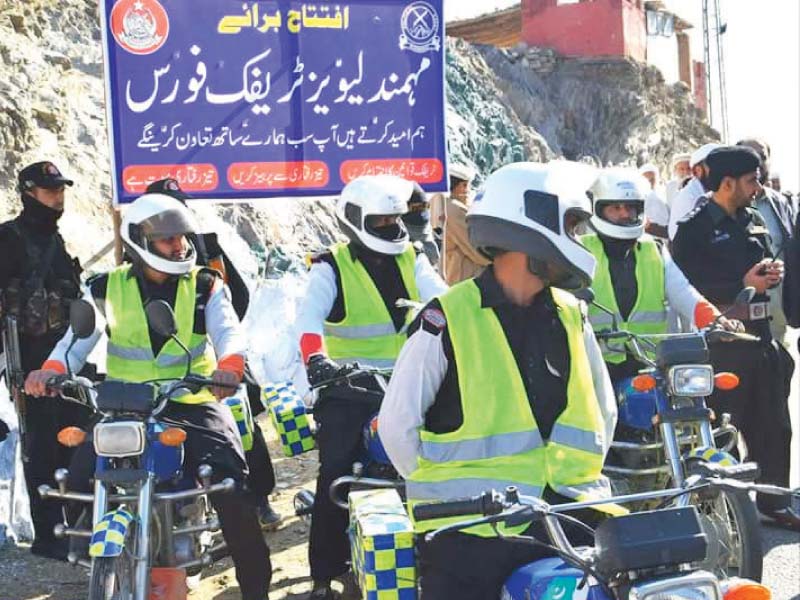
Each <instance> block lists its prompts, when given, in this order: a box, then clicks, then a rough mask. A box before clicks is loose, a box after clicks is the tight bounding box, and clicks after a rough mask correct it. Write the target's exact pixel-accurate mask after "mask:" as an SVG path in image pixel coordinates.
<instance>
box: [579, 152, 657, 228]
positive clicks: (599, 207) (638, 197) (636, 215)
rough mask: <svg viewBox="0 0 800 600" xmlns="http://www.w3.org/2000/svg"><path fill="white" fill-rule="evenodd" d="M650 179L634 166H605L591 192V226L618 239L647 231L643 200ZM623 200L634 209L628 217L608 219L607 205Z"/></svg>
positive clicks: (624, 203)
mask: <svg viewBox="0 0 800 600" xmlns="http://www.w3.org/2000/svg"><path fill="white" fill-rule="evenodd" d="M647 187H648V183H647V180H646V179H645V178H644V177H642V176H641V175H639V173H637V172H636V171H634V170H632V169H626V168H622V167H614V168H610V169H604V170H603V171H602V172H601V173H600V175H599V176H598V177H597V180H596V181H595V182H594V184H593V185H592V187H591V188H590V190H589V193H590V195H591V196H592V204H593V207H592V227H594V228H595V230H597V232H598V233H599V234H600V235H604V236H606V237H609V238H614V239H617V240H636V239H639V238H640V237H641V236H642V234H643V233H644V202H645V198H646V197H647V194H648V189H647ZM613 204H623V205H626V206H627V207H629V208H630V209H632V210H629V211H628V215H629V217H628V218H627V219H626V220H620V221H618V222H616V223H614V222H611V221H609V220H608V218H607V216H606V215H605V209H606V208H607V207H608V206H610V205H613Z"/></svg>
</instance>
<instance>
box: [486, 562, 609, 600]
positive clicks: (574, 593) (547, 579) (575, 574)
mask: <svg viewBox="0 0 800 600" xmlns="http://www.w3.org/2000/svg"><path fill="white" fill-rule="evenodd" d="M583 576H584V575H583V573H582V572H581V571H579V570H578V569H576V568H575V567H570V566H569V565H567V564H566V563H565V562H564V561H563V560H561V559H560V558H544V559H542V560H537V561H536V562H532V563H530V564H527V565H524V566H522V567H520V568H518V569H517V570H516V571H514V572H513V573H512V574H511V576H510V577H509V578H508V580H506V583H505V585H504V586H503V592H502V594H501V595H500V598H501V600H529V599H530V598H536V599H537V600H612V599H611V598H609V597H608V596H607V595H606V594H605V592H603V590H602V589H601V588H600V586H599V585H589V584H587V585H585V586H583V587H582V588H580V589H579V585H580V583H581V581H582V580H583Z"/></svg>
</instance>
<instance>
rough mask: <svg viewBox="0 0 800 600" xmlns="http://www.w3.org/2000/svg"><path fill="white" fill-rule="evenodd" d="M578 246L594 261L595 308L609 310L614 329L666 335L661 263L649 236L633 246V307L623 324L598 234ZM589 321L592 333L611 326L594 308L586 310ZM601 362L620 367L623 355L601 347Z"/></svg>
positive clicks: (662, 261)
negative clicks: (581, 246)
mask: <svg viewBox="0 0 800 600" xmlns="http://www.w3.org/2000/svg"><path fill="white" fill-rule="evenodd" d="M581 243H582V244H583V245H584V246H585V247H586V249H587V250H588V251H589V252H591V253H592V255H593V256H594V257H595V259H596V260H597V268H596V270H595V274H594V280H593V281H592V289H593V290H594V296H595V300H596V301H597V302H598V304H601V305H602V306H604V307H606V308H608V309H609V310H611V311H612V312H613V313H614V314H615V315H616V318H617V327H619V328H620V329H624V330H626V331H630V332H632V333H638V334H647V333H666V332H667V328H668V322H667V310H666V293H665V290H664V259H663V257H662V256H661V252H660V251H659V249H658V244H657V243H656V241H655V240H654V239H653V238H652V237H650V236H649V235H645V236H642V238H641V239H639V241H638V242H637V243H636V244H635V246H634V254H635V257H636V287H637V295H636V303H635V304H634V306H633V309H632V310H631V313H630V315H628V320H627V321H625V320H623V318H622V315H621V314H620V312H619V305H618V304H617V298H616V294H615V293H614V284H613V282H612V281H611V271H610V268H609V263H608V256H606V252H605V249H604V248H603V242H602V241H601V240H600V238H599V237H598V236H597V234H590V235H584V236H582V237H581ZM589 321H590V322H591V324H592V328H593V329H594V330H595V331H601V330H603V329H610V328H611V326H612V324H613V319H612V318H611V315H609V314H607V313H605V312H603V311H601V310H600V309H598V308H597V307H595V306H592V305H590V306H589ZM602 347H603V358H604V359H605V361H606V362H610V363H621V362H624V361H625V355H626V353H625V352H622V351H621V350H622V348H621V346H619V345H618V346H615V347H613V348H611V347H609V346H607V345H606V344H603V345H602Z"/></svg>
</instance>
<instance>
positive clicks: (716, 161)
mask: <svg viewBox="0 0 800 600" xmlns="http://www.w3.org/2000/svg"><path fill="white" fill-rule="evenodd" d="M706 164H707V165H708V168H709V170H710V171H711V174H710V176H709V181H708V183H709V187H710V188H711V190H712V191H717V190H718V189H719V186H720V184H721V183H722V179H723V178H724V177H741V176H742V175H746V174H747V173H753V172H755V171H757V170H758V168H759V167H760V166H761V159H760V158H759V156H758V153H757V152H756V151H755V150H753V149H752V148H749V147H747V146H722V147H721V148H717V149H716V150H714V151H712V152H711V153H710V154H709V155H708V157H706Z"/></svg>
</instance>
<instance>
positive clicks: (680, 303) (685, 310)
mask: <svg viewBox="0 0 800 600" xmlns="http://www.w3.org/2000/svg"><path fill="white" fill-rule="evenodd" d="M661 254H662V256H663V258H664V287H665V288H666V293H667V302H668V303H669V305H670V307H671V308H672V309H674V310H675V311H677V313H678V314H679V315H680V316H681V317H682V318H683V319H684V320H685V321H686V322H687V323H692V324H694V309H695V307H696V306H697V303H698V302H700V301H702V300H703V296H702V294H700V292H698V291H697V290H696V289H695V287H694V286H693V285H692V284H691V283H689V280H688V279H687V278H686V275H684V274H683V271H681V269H680V267H679V266H678V265H676V264H675V261H674V260H672V256H671V255H670V253H669V250H667V249H666V248H662V249H661Z"/></svg>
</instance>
